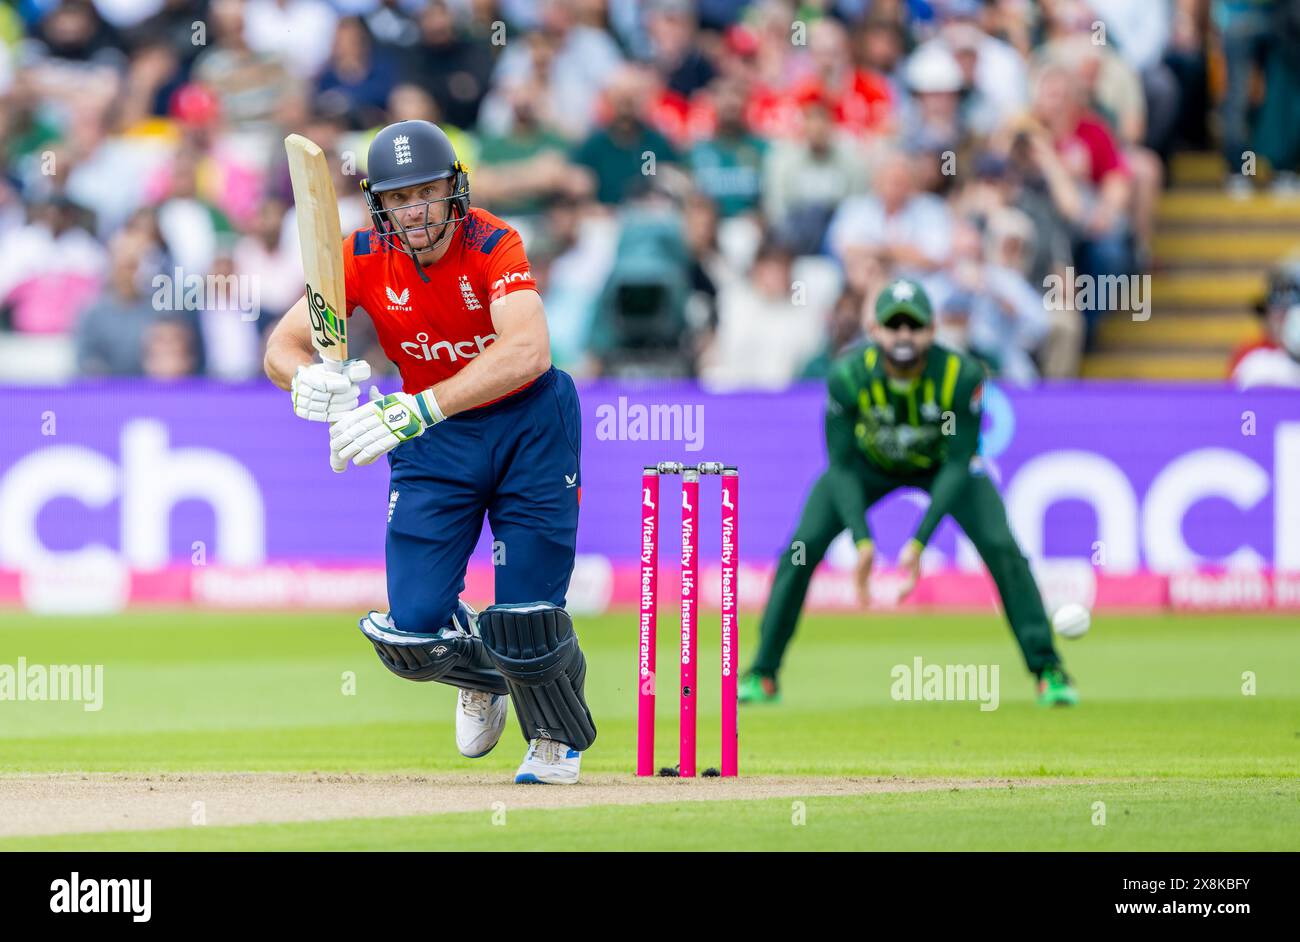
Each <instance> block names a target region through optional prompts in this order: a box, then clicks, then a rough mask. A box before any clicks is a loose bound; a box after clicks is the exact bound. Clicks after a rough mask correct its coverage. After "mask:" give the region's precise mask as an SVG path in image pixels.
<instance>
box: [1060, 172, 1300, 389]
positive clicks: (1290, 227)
mask: <svg viewBox="0 0 1300 942" xmlns="http://www.w3.org/2000/svg"><path fill="white" fill-rule="evenodd" d="M1223 168H1224V164H1223V161H1222V159H1221V158H1220V157H1219V156H1218V155H1216V154H1179V155H1178V156H1176V157H1175V158H1174V161H1173V164H1172V168H1171V178H1172V184H1173V185H1172V187H1171V188H1170V189H1169V190H1168V191H1167V192H1166V193H1165V194H1163V195H1162V197H1161V199H1160V203H1159V207H1158V210H1157V219H1156V234H1155V238H1154V240H1153V245H1152V253H1153V260H1152V266H1151V268H1152V271H1153V272H1154V274H1153V275H1152V278H1151V285H1150V291H1151V318H1150V319H1149V320H1146V321H1134V320H1132V318H1131V317H1129V316H1128V315H1126V314H1124V313H1118V312H1117V313H1115V314H1113V315H1111V316H1109V317H1108V318H1106V319H1105V320H1103V321H1102V322H1101V323H1100V324H1099V325H1098V330H1097V350H1096V352H1095V353H1092V354H1090V355H1088V356H1087V357H1085V358H1084V363H1083V368H1082V373H1083V375H1084V376H1087V377H1095V378H1104V379H1136V380H1158V379H1167V380H1221V379H1223V376H1224V370H1225V368H1226V366H1227V362H1228V358H1229V356H1230V355H1231V353H1232V351H1233V350H1234V349H1235V348H1236V347H1238V346H1239V345H1241V344H1242V343H1246V342H1248V341H1250V340H1252V339H1254V338H1255V337H1257V336H1258V334H1259V327H1258V324H1257V322H1256V319H1255V317H1254V314H1253V308H1254V305H1255V303H1256V301H1258V299H1259V298H1260V297H1261V295H1262V294H1263V292H1264V290H1265V286H1266V282H1267V278H1268V270H1269V268H1271V267H1272V266H1273V265H1274V264H1275V263H1276V262H1277V261H1278V260H1279V259H1281V258H1283V257H1285V256H1287V255H1290V254H1292V253H1297V252H1300V198H1293V197H1282V196H1276V195H1274V194H1272V193H1270V192H1268V190H1267V189H1266V188H1262V189H1260V190H1259V191H1258V192H1256V193H1254V194H1251V195H1249V196H1247V197H1245V198H1238V197H1233V196H1229V195H1228V194H1227V193H1226V192H1224V190H1223V182H1222V181H1223V172H1224V171H1223Z"/></svg>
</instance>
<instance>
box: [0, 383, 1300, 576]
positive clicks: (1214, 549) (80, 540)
mask: <svg viewBox="0 0 1300 942" xmlns="http://www.w3.org/2000/svg"><path fill="white" fill-rule="evenodd" d="M579 392H580V395H581V399H582V405H583V461H582V481H581V487H582V498H581V499H582V516H581V524H580V532H579V539H578V550H579V553H580V554H583V555H584V556H589V557H593V558H601V559H604V560H606V561H608V563H609V564H611V565H613V566H614V567H616V568H620V567H624V566H628V565H634V564H635V563H636V562H637V560H638V558H639V550H640V543H639V531H640V510H639V506H640V496H641V495H640V482H641V468H642V466H643V465H645V464H654V463H656V462H660V461H682V462H688V463H691V464H695V463H697V462H701V461H719V462H725V463H727V464H734V465H736V466H738V467H739V469H740V488H741V494H742V511H741V526H740V547H739V548H740V558H741V560H742V561H743V562H744V563H748V564H751V565H754V564H759V563H762V564H764V565H766V564H769V563H770V562H771V560H772V559H774V558H775V556H776V554H778V553H779V552H781V551H782V550H783V549H785V548H786V547H787V545H788V541H789V539H790V535H791V533H792V531H793V529H794V526H795V524H796V522H797V518H798V514H799V510H800V508H801V506H802V502H803V499H804V496H805V495H806V494H807V492H808V489H809V487H810V486H811V484H812V483H813V482H814V481H815V480H816V478H817V476H818V475H819V474H820V473H821V472H822V470H823V469H824V466H825V461H826V458H825V445H824V439H823V434H822V410H823V406H824V400H825V392H824V388H823V387H822V386H821V385H819V384H807V385H802V386H799V387H796V388H794V389H791V390H788V391H784V392H779V393H758V392H745V393H731V394H714V393H708V392H704V391H702V390H701V389H700V388H699V387H697V386H695V385H692V384H688V383H676V382H674V383H664V382H656V383H646V384H641V385H637V384H629V383H614V382H608V381H599V382H590V383H586V384H581V385H580V387H579ZM3 397H4V402H5V409H4V415H3V418H0V573H3V572H9V573H12V572H15V571H21V570H24V569H28V568H31V567H34V566H38V565H40V566H45V567H47V568H48V567H50V566H60V565H64V564H72V563H75V562H76V561H78V560H81V561H84V560H86V559H95V558H99V559H111V560H113V561H115V563H116V564H118V565H120V566H122V567H124V568H126V569H129V570H130V571H132V572H150V571H159V570H164V569H166V568H167V567H177V566H190V565H197V564H200V563H202V564H203V565H215V566H224V567H259V566H266V565H268V564H278V563H284V564H301V563H307V564H313V565H318V566H330V565H344V564H347V565H358V564H364V565H371V566H380V565H382V561H383V547H384V527H385V520H386V514H387V504H388V480H387V478H388V475H387V468H386V466H385V464H384V463H383V462H379V463H377V464H375V465H373V466H370V467H367V468H354V467H350V468H349V469H348V470H347V471H346V472H345V473H343V474H335V473H333V472H331V470H330V468H329V460H328V445H327V441H328V434H327V431H326V429H325V427H324V426H323V425H320V424H317V423H308V422H305V421H302V420H300V419H298V418H296V417H295V416H294V415H293V413H292V411H291V410H290V409H289V407H288V397H287V396H286V395H285V394H284V393H282V392H280V391H278V390H275V389H273V388H271V387H269V386H268V385H265V384H248V385H234V386H231V385H217V384H208V383H201V382H194V383H178V384H167V385H161V384H148V383H137V382H95V383H91V382H83V383H79V384H76V385H73V386H69V387H59V388H32V387H15V388H6V389H4V390H3ZM984 402H985V425H984V437H983V452H984V456H985V460H986V463H987V465H988V467H989V469H990V472H991V474H992V475H993V476H994V478H995V479H996V480H997V481H998V484H999V488H1000V490H1001V491H1002V493H1003V495H1004V497H1005V500H1006V504H1007V509H1008V514H1009V516H1010V520H1011V524H1012V528H1013V530H1014V531H1015V532H1016V534H1017V536H1018V537H1019V538H1020V540H1021V543H1022V546H1023V548H1024V549H1025V552H1026V553H1027V554H1028V555H1029V556H1030V557H1031V558H1033V559H1035V560H1036V561H1037V560H1046V561H1052V560H1074V561H1080V562H1086V563H1087V564H1088V565H1090V566H1092V567H1094V568H1097V569H1099V570H1102V571H1105V572H1107V573H1110V574H1113V575H1117V576H1122V575H1124V574H1129V573H1158V574H1173V573H1181V572H1186V571H1192V570H1197V569H1205V568H1221V569H1224V570H1228V571H1234V572H1241V571H1270V570H1278V571H1282V572H1296V571H1300V394H1298V393H1296V392H1289V391H1283V390H1267V391H1266V390H1257V391H1251V392H1237V391H1234V390H1231V389H1228V388H1226V387H1219V386H1201V385H1167V386H1154V385H1143V386H1139V385H1129V384H1084V383H1067V384H1046V385H1043V386H1040V387H1038V388H1036V389H1033V390H1003V389H1000V388H990V389H989V390H988V391H987V392H986V395H985V399H984ZM428 434H431V435H434V436H436V435H437V434H438V430H437V429H436V428H435V429H433V430H431V431H430V432H429V433H428ZM679 488H680V479H676V478H673V479H665V481H664V486H663V493H664V500H665V506H666V507H667V506H672V505H671V504H670V503H669V502H670V501H675V500H677V497H676V494H677V493H678V489H679ZM925 499H926V498H925V496H924V495H923V494H920V493H919V492H915V491H909V490H902V491H899V492H896V493H895V494H893V495H891V496H890V497H888V498H886V499H885V500H884V501H882V502H881V503H880V504H879V505H878V506H877V507H876V508H874V509H873V510H872V512H871V517H870V520H871V524H872V528H873V531H874V533H875V535H876V539H877V543H878V546H879V548H880V550H881V553H882V555H883V557H884V558H886V559H892V558H893V557H894V555H895V554H896V553H897V551H898V549H899V548H900V547H901V546H902V545H903V544H904V543H905V542H906V540H907V539H908V538H909V537H910V535H911V533H912V530H913V529H914V527H915V525H916V523H917V521H918V520H919V518H920V515H921V512H922V509H923V507H924V503H925ZM719 500H720V494H719V480H718V478H717V477H716V476H705V477H704V478H703V479H702V482H701V508H702V517H701V534H700V546H699V552H700V557H701V560H702V561H703V562H704V563H705V564H706V566H707V565H708V564H709V563H710V562H712V563H716V561H717V559H718V554H719V550H720V535H719V528H718V526H717V521H718V506H719ZM431 525H432V524H431ZM660 535H661V539H662V541H663V542H662V551H663V554H664V556H663V558H664V559H665V560H668V559H671V558H672V556H673V554H674V552H675V550H674V546H675V544H676V543H677V542H678V541H679V539H680V535H679V534H678V533H677V532H676V529H675V528H674V527H672V526H668V525H665V526H664V527H662V528H661V534H660ZM845 552H850V553H851V547H848V546H847V540H845V541H843V544H837V545H836V546H833V547H832V551H831V553H830V558H831V562H832V565H834V564H835V563H836V562H837V561H838V562H840V563H841V564H842V563H843V562H844V553H845ZM489 553H490V537H488V536H487V533H486V528H485V535H484V539H483V540H482V541H481V543H480V546H479V549H478V551H477V554H476V559H477V560H479V561H480V563H481V562H482V561H483V560H485V559H489ZM927 566H928V567H929V568H930V569H939V570H942V569H953V570H957V571H972V572H973V571H977V570H978V569H979V564H978V559H977V557H976V556H975V555H974V553H973V550H972V549H971V547H970V546H969V544H968V543H966V541H965V540H964V539H963V538H961V537H960V534H959V532H958V531H957V529H956V528H955V526H954V525H953V524H952V523H951V522H950V521H949V522H945V523H944V524H943V526H942V527H941V529H940V531H939V532H938V534H937V535H936V537H935V538H934V540H933V541H932V543H931V549H930V550H929V551H928V554H927ZM2 582H3V580H2V579H0V583H2ZM2 594H3V593H0V595H2Z"/></svg>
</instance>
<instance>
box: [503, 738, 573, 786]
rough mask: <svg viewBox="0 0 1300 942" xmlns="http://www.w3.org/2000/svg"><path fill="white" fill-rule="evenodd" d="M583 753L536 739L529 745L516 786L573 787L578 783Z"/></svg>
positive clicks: (559, 744) (564, 744)
mask: <svg viewBox="0 0 1300 942" xmlns="http://www.w3.org/2000/svg"><path fill="white" fill-rule="evenodd" d="M581 762H582V753H581V752H579V751H578V750H577V749H573V748H571V747H570V746H568V745H567V744H566V743H562V742H556V741H555V740H554V739H534V740H532V741H531V742H530V743H529V744H528V752H527V753H525V754H524V762H523V765H521V766H519V771H518V772H516V773H515V784H516V785H573V784H576V783H577V781H578V765H579V764H580V763H581Z"/></svg>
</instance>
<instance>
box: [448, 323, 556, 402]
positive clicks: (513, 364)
mask: <svg viewBox="0 0 1300 942" xmlns="http://www.w3.org/2000/svg"><path fill="white" fill-rule="evenodd" d="M550 368H551V351H550V347H549V345H545V346H543V345H541V344H538V343H535V342H533V341H531V340H529V339H526V338H523V337H520V338H518V339H514V338H509V337H501V338H500V339H499V340H497V342H496V343H494V344H492V345H490V346H489V347H488V348H487V349H486V350H484V351H483V352H482V353H481V354H479V356H478V357H477V358H476V359H474V360H473V361H471V362H470V364H469V365H468V366H466V367H465V368H464V369H463V370H461V371H460V372H459V373H457V374H456V375H455V376H451V377H449V378H447V379H445V380H443V381H442V382H441V383H438V384H436V385H435V386H433V388H432V391H433V395H434V398H436V399H437V400H438V407H439V408H440V409H441V410H442V414H443V415H444V416H453V415H455V414H456V413H458V412H464V411H465V410H466V409H473V408H475V407H476V406H481V405H483V403H485V402H492V401H493V400H495V399H500V398H501V397H502V396H505V395H508V394H510V393H512V392H514V391H515V390H516V389H518V388H519V387H520V386H523V385H524V384H525V383H530V382H532V381H533V380H535V379H537V377H539V376H541V375H542V374H543V373H545V372H546V371H547V370H548V369H550Z"/></svg>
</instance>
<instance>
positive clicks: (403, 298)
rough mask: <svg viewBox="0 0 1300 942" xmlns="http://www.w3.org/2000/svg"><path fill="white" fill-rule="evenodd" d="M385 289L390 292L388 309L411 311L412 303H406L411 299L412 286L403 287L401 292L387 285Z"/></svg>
mask: <svg viewBox="0 0 1300 942" xmlns="http://www.w3.org/2000/svg"><path fill="white" fill-rule="evenodd" d="M384 291H385V292H387V294H388V309H389V310H390V311H409V310H410V309H411V305H409V304H407V303H406V302H407V301H409V300H411V289H410V288H403V289H402V293H401V294H398V293H397V292H396V291H394V290H393V289H392V288H389V287H385V288H384Z"/></svg>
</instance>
